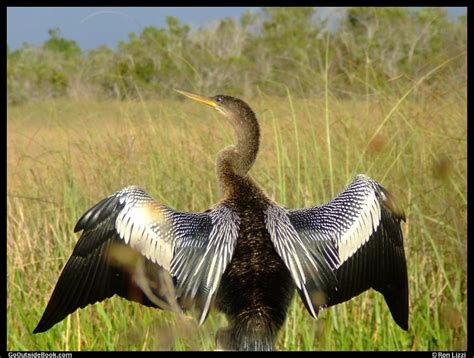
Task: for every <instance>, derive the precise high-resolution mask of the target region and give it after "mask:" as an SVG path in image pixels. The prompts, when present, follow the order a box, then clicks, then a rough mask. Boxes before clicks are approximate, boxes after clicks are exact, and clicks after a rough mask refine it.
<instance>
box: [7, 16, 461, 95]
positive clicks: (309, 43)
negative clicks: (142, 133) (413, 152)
mask: <svg viewBox="0 0 474 358" xmlns="http://www.w3.org/2000/svg"><path fill="white" fill-rule="evenodd" d="M48 33H49V39H48V40H47V41H45V42H44V43H43V44H42V45H41V46H32V45H29V44H24V45H23V46H22V47H21V48H19V49H16V50H11V49H10V48H9V47H8V46H7V98H8V102H9V103H11V104H14V103H22V102H25V101H28V100H41V99H47V98H52V97H69V98H88V97H90V98H101V99H107V98H115V99H116V98H119V99H127V98H132V99H133V98H152V97H153V98H156V96H169V95H170V94H171V93H172V89H173V88H182V89H188V90H195V91H199V92H201V93H205V94H215V93H217V92H226V93H229V94H233V95H237V96H239V95H242V96H245V97H248V96H251V95H253V94H255V93H256V92H257V91H264V92H265V93H267V94H270V95H280V94H285V93H286V91H287V90H288V89H289V90H291V91H292V93H296V94H298V95H301V96H308V97H309V96H318V95H322V93H323V92H324V88H325V78H329V81H330V84H329V85H330V87H331V93H332V94H333V95H335V96H340V97H344V96H351V97H352V96H357V95H364V96H367V95H370V94H371V93H374V92H376V91H380V90H391V89H394V88H395V89H397V88H403V87H405V86H411V85H412V84H413V82H414V81H416V79H417V78H419V77H421V76H422V75H424V74H425V73H426V72H428V71H429V70H431V69H432V68H433V67H434V66H436V65H438V64H440V63H442V62H443V61H445V60H448V59H449V58H453V57H455V56H457V55H459V54H462V53H466V49H467V17H466V16H461V17H459V18H458V19H456V20H455V21H451V20H450V19H449V18H448V14H447V12H446V11H445V10H444V9H442V8H421V9H419V10H412V9H408V8H349V9H348V10H347V12H346V15H345V16H344V17H343V18H341V19H339V21H338V22H337V24H333V23H329V22H328V21H327V19H326V20H325V19H322V18H321V17H320V16H319V13H318V10H317V9H315V8H262V9H260V10H258V11H257V12H246V13H244V14H243V15H242V16H241V17H240V19H239V20H237V21H236V20H233V19H229V18H227V19H223V20H221V21H219V22H216V23H213V24H212V25H209V26H206V27H201V28H198V29H191V27H190V26H189V25H187V24H184V23H182V22H180V21H179V20H178V19H177V18H175V17H167V19H166V26H165V27H164V28H156V27H152V26H148V27H145V28H144V29H143V31H142V32H141V33H139V34H136V33H130V34H129V38H128V40H127V41H120V42H119V43H118V46H117V49H116V50H114V49H111V48H109V47H107V46H101V47H99V48H96V49H93V50H91V51H83V50H81V48H80V47H79V46H78V44H77V43H76V42H75V41H73V40H68V39H66V38H64V37H63V36H62V35H61V32H60V30H59V29H50V30H49V32H48ZM466 68H467V53H466V55H465V56H461V60H460V61H453V62H451V63H450V65H449V66H446V67H445V68H444V69H443V71H442V72H441V73H440V74H439V75H438V78H439V76H443V78H445V79H446V81H439V80H436V81H435V80H432V81H425V82H424V86H425V87H424V88H426V87H430V88H429V89H430V90H431V91H435V92H436V91H438V90H443V91H445V90H446V83H447V82H448V80H449V83H451V84H453V85H456V83H453V81H455V82H456V81H467V69H466ZM457 85H459V83H457ZM437 86H440V88H438V87H437ZM457 88H458V87H457Z"/></svg>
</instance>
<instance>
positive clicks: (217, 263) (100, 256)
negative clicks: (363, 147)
mask: <svg viewBox="0 0 474 358" xmlns="http://www.w3.org/2000/svg"><path fill="white" fill-rule="evenodd" d="M178 92H179V93H181V94H183V95H185V96H187V97H189V98H191V99H194V100H196V101H198V102H201V103H204V104H207V105H209V106H211V107H213V108H214V109H216V110H217V111H218V112H220V113H221V114H222V115H223V116H224V117H225V118H227V119H228V120H229V121H230V123H231V124H232V126H233V128H234V130H235V133H236V137H237V144H236V145H231V146H228V147H226V148H224V149H223V150H221V151H220V152H219V155H218V158H217V163H216V169H217V177H218V180H219V185H220V188H221V191H222V193H223V198H222V200H221V201H220V202H219V203H217V204H216V205H215V206H214V207H213V208H211V209H209V210H207V211H205V212H203V213H191V212H178V211H175V210H173V209H171V208H168V207H166V206H164V205H162V204H161V203H159V202H158V201H156V200H155V199H153V198H152V197H151V196H150V195H148V194H147V193H146V192H144V191H143V190H141V189H140V188H138V187H136V186H130V187H127V188H125V189H122V190H120V191H118V192H116V193H114V194H112V195H111V196H109V197H108V198H106V199H104V200H102V201H100V202H99V203H98V204H96V205H95V206H94V207H92V208H91V209H89V210H88V211H87V212H86V213H85V214H84V215H83V216H82V217H81V218H80V219H79V221H78V223H77V224H76V227H75V229H74V231H75V232H78V231H82V235H81V237H80V239H79V241H78V242H77V244H76V246H75V248H74V251H73V253H72V255H71V257H70V258H69V260H68V262H67V263H66V266H65V267H64V269H63V271H62V273H61V275H60V277H59V280H58V282H57V284H56V287H55V288H54V291H53V293H52V296H51V299H50V301H49V303H48V305H47V307H46V310H45V312H44V314H43V316H42V318H41V320H40V322H39V323H38V326H37V327H36V329H35V330H34V332H35V333H38V332H44V331H46V330H48V329H50V328H51V327H52V326H53V325H55V324H56V323H58V322H60V321H61V320H63V319H64V318H65V317H66V316H67V315H69V314H70V313H72V312H74V311H75V310H76V309H78V308H83V307H85V306H87V305H89V304H91V303H95V302H98V301H102V300H104V299H106V298H108V297H112V296H113V295H115V294H117V295H119V296H121V297H124V298H126V299H128V300H131V301H136V302H139V303H141V304H144V305H147V306H151V307H156V308H161V309H168V310H172V311H178V312H181V311H183V310H190V309H192V308H193V309H195V310H197V311H198V319H199V323H200V324H201V323H203V322H204V320H205V319H206V317H207V315H208V313H209V310H210V309H211V307H213V306H214V307H216V308H217V309H218V310H220V311H221V312H223V313H225V315H226V316H227V319H228V321H229V326H228V327H227V328H226V329H220V330H219V331H218V333H217V337H216V340H217V346H218V348H220V349H231V350H271V349H274V346H275V341H276V338H277V334H278V331H279V330H280V328H281V326H282V325H283V323H284V321H285V317H286V314H287V311H288V306H289V304H290V301H291V299H292V298H293V295H294V291H295V288H296V290H297V291H298V293H299V295H300V297H301V299H302V301H303V302H304V304H305V306H306V308H307V310H308V312H309V313H310V314H311V315H312V316H313V317H316V316H317V315H318V312H319V310H320V309H321V308H324V307H329V306H333V305H336V304H338V303H341V302H344V301H347V300H349V299H351V298H352V297H354V296H356V295H358V294H360V293H362V292H364V291H366V290H367V289H369V288H374V289H375V290H377V291H379V292H380V293H382V295H383V296H384V297H385V300H386V302H387V304H388V307H389V309H390V312H391V314H392V317H393V318H394V320H395V322H396V323H397V324H398V325H399V326H400V327H401V328H403V329H405V330H407V329H408V280H407V267H406V261H405V253H404V248H403V236H402V231H401V228H400V221H401V220H404V219H405V217H404V214H403V212H402V210H399V209H398V208H397V206H396V204H395V202H394V199H393V197H392V196H391V195H390V194H389V193H388V192H387V191H386V190H385V189H384V188H383V187H382V186H381V185H380V184H378V183H377V182H376V181H374V180H373V179H371V178H369V177H367V176H365V175H358V176H356V177H355V178H354V180H353V181H352V183H351V184H350V185H349V186H348V187H347V188H346V189H345V190H344V191H343V192H342V193H340V194H339V195H338V196H337V197H336V198H334V199H333V200H331V201H330V202H328V203H327V204H325V205H322V206H315V207H312V208H307V209H287V208H284V207H282V206H280V205H278V204H277V203H275V202H274V201H272V200H271V199H270V198H269V197H268V196H267V195H266V194H265V193H264V191H263V190H262V189H261V188H260V187H259V186H258V184H257V183H256V182H255V181H254V180H253V179H252V178H251V177H250V176H249V174H248V172H249V170H250V168H251V167H252V165H253V163H254V162H255V159H256V157H257V152H258V148H259V138H260V130H259V125H258V122H257V118H256V116H255V114H254V112H253V111H252V109H251V108H250V107H249V106H248V105H247V104H246V103H245V102H243V101H242V100H240V99H237V98H234V97H230V96H224V95H218V96H214V97H211V98H207V97H202V96H199V95H196V94H191V93H188V92H184V91H178ZM360 324H363V323H362V322H361V323H360Z"/></svg>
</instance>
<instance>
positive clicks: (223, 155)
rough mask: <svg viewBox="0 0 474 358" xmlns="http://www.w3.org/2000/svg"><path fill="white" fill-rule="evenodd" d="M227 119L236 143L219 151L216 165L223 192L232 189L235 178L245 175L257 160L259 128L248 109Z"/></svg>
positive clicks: (241, 109)
mask: <svg viewBox="0 0 474 358" xmlns="http://www.w3.org/2000/svg"><path fill="white" fill-rule="evenodd" d="M229 117H230V120H231V122H232V124H233V126H234V131H235V134H236V137H237V143H236V144H235V145H231V146H228V147H226V148H224V149H223V150H221V151H220V152H219V154H218V157H217V163H216V169H217V175H218V177H219V183H220V185H221V188H222V189H223V191H224V192H228V191H229V190H231V189H232V183H233V179H235V176H239V177H245V176H246V175H247V173H248V171H249V170H250V168H251V167H252V165H253V163H254V162H255V159H256V158H257V153H258V148H259V144H260V128H259V125H258V122H257V118H256V117H255V114H254V113H253V111H252V110H251V109H250V108H249V107H246V108H243V107H242V108H240V111H239V112H238V113H235V114H231V115H229Z"/></svg>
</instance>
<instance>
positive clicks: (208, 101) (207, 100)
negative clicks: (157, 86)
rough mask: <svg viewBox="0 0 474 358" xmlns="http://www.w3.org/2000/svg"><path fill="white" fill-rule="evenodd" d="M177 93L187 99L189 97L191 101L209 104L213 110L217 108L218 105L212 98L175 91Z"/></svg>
mask: <svg viewBox="0 0 474 358" xmlns="http://www.w3.org/2000/svg"><path fill="white" fill-rule="evenodd" d="M175 91H176V92H178V93H181V94H182V95H183V96H186V97H189V98H191V99H194V100H195V101H198V102H201V103H204V104H207V105H208V106H211V107H213V108H216V107H217V103H216V102H214V101H213V100H212V99H210V98H207V97H203V96H200V95H198V94H194V93H190V92H186V91H180V90H177V89H175Z"/></svg>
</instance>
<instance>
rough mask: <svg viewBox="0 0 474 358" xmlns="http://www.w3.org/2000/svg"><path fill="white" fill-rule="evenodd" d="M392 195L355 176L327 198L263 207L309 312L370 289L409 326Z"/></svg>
mask: <svg viewBox="0 0 474 358" xmlns="http://www.w3.org/2000/svg"><path fill="white" fill-rule="evenodd" d="M401 220H405V217H404V215H403V212H402V210H400V209H399V208H398V207H397V206H396V204H395V201H394V200H393V197H392V196H391V195H390V194H389V193H388V192H387V191H386V190H385V189H384V188H383V187H382V186H381V185H380V184H378V183H377V182H376V181H374V180H372V179H370V178H369V177H367V176H364V175H358V176H357V177H356V178H355V179H354V180H353V182H352V183H351V184H350V185H349V186H348V187H347V188H346V189H345V190H344V191H343V192H342V193H341V194H339V195H338V196H337V197H336V198H334V199H333V200H331V201H330V202H329V203H327V204H325V205H322V206H319V207H313V208H308V209H297V210H287V209H284V208H282V207H278V206H276V205H273V206H269V208H268V209H267V212H266V222H267V229H268V230H269V232H270V234H271V238H272V241H273V244H274V246H275V249H276V251H277V252H278V254H279V255H280V257H281V258H282V260H283V261H284V262H285V264H286V266H287V267H288V269H289V270H290V272H291V274H292V277H293V279H294V281H295V284H296V287H297V289H298V292H299V294H300V296H301V298H302V300H303V302H304V303H305V306H306V308H307V309H308V311H309V312H310V313H311V314H312V315H313V316H314V317H316V315H317V313H318V311H319V309H320V308H321V307H329V306H333V305H336V304H338V303H341V302H344V301H347V300H349V299H351V298H352V297H354V296H356V295H359V294H360V293H362V292H364V291H366V290H368V289H369V288H374V289H375V290H377V291H379V292H380V293H382V294H383V296H384V297H385V300H386V302H387V304H388V306H389V309H390V312H391V313H392V317H393V318H394V320H395V322H396V323H397V324H398V325H399V326H400V327H402V328H403V329H405V330H406V329H408V278H407V267H406V260H405V252H404V248H403V236H402V231H401V228H400V221H401Z"/></svg>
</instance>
